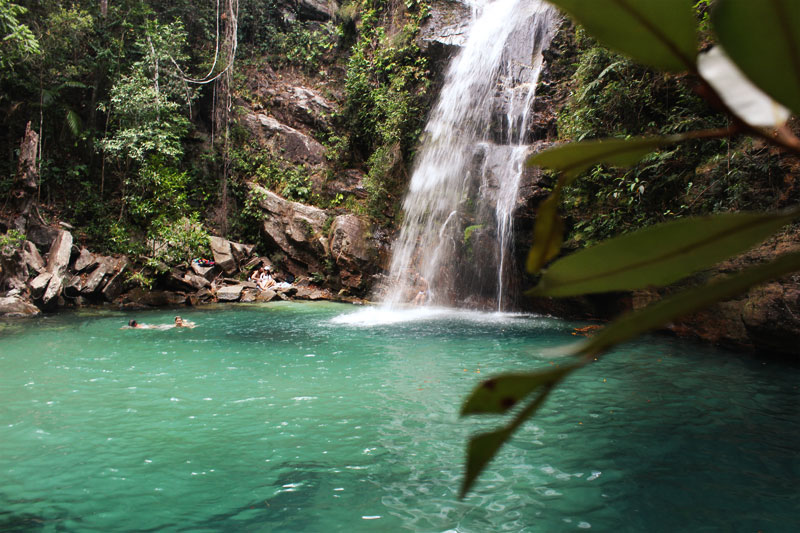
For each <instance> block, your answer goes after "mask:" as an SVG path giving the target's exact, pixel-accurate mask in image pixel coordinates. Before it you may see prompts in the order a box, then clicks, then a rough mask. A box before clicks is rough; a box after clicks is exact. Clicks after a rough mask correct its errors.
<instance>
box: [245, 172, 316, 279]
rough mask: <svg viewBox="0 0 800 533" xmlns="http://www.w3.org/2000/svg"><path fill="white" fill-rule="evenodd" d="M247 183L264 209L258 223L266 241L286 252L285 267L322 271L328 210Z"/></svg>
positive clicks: (305, 271) (299, 273) (303, 271)
mask: <svg viewBox="0 0 800 533" xmlns="http://www.w3.org/2000/svg"><path fill="white" fill-rule="evenodd" d="M250 187H251V189H252V190H253V192H254V197H255V198H258V203H259V206H260V207H261V209H263V210H264V211H265V212H266V213H267V217H266V218H265V219H264V221H263V222H262V226H261V230H262V233H263V235H264V237H265V240H266V241H267V245H268V246H271V247H273V248H277V249H279V250H280V251H281V252H283V254H284V255H286V264H285V267H286V268H287V269H288V270H289V272H291V273H292V274H294V275H295V276H302V275H307V274H308V273H309V272H322V271H323V270H324V265H323V264H322V260H323V258H324V257H325V256H326V255H327V254H328V239H327V238H326V237H325V235H324V231H323V228H324V227H325V222H326V221H327V219H328V213H327V212H326V211H325V210H323V209H319V208H317V207H312V206H309V205H304V204H301V203H298V202H291V201H289V200H285V199H283V198H281V197H280V196H278V195H277V194H275V193H273V192H271V191H268V190H266V189H264V188H263V187H261V186H259V185H255V184H251V185H250Z"/></svg>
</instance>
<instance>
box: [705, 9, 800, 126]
mask: <svg viewBox="0 0 800 533" xmlns="http://www.w3.org/2000/svg"><path fill="white" fill-rule="evenodd" d="M711 20H712V23H713V25H714V30H715V31H716V33H717V36H718V37H719V42H720V44H721V45H722V46H723V48H725V51H726V52H727V53H728V55H729V56H730V57H731V59H733V61H734V62H735V63H736V64H737V65H738V66H739V68H740V69H742V71H743V72H744V73H745V74H746V75H747V76H748V77H749V78H750V79H751V80H752V81H753V82H755V83H756V85H758V86H759V87H760V88H761V89H763V90H764V91H765V92H766V93H767V94H769V95H770V96H772V97H773V98H775V99H776V100H777V101H779V102H781V103H782V104H784V105H786V106H788V107H789V108H790V109H791V110H792V111H794V112H795V113H800V2H798V1H797V0H758V1H754V0H718V1H717V5H716V7H715V9H714V10H713V12H712V14H711Z"/></svg>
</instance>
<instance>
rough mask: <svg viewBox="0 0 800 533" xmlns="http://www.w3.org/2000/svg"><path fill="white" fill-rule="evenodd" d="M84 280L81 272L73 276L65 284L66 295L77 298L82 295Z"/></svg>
mask: <svg viewBox="0 0 800 533" xmlns="http://www.w3.org/2000/svg"><path fill="white" fill-rule="evenodd" d="M83 281H84V280H83V278H81V275H80V274H75V275H74V276H72V277H71V278H70V279H69V281H67V283H66V284H65V285H64V296H66V297H67V298H77V297H78V296H80V295H81V289H83Z"/></svg>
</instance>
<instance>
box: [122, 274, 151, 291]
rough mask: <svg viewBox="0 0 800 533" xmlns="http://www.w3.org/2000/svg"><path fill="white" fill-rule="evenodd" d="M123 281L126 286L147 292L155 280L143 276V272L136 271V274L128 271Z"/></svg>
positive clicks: (145, 275)
mask: <svg viewBox="0 0 800 533" xmlns="http://www.w3.org/2000/svg"><path fill="white" fill-rule="evenodd" d="M125 281H126V282H127V284H128V285H131V286H134V287H140V288H142V289H146V290H148V291H149V290H151V289H152V288H153V285H154V284H155V281H156V280H155V278H153V276H148V275H147V274H145V273H144V271H143V270H138V271H136V272H133V271H129V272H128V273H127V274H126V277H125Z"/></svg>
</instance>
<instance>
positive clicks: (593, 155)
mask: <svg viewBox="0 0 800 533" xmlns="http://www.w3.org/2000/svg"><path fill="white" fill-rule="evenodd" d="M685 138H686V136H685V135H668V136H664V137H636V138H633V139H600V140H592V141H581V142H573V143H568V144H562V145H561V146H556V147H555V148H550V149H547V150H543V151H541V152H539V153H537V154H535V155H533V156H532V157H530V158H529V159H528V162H527V164H528V165H529V166H539V167H544V168H549V169H552V170H558V171H560V172H561V173H562V174H563V175H564V183H563V185H564V186H566V185H569V184H570V183H572V182H573V181H575V178H577V177H578V175H579V174H580V173H581V172H583V171H585V170H586V169H588V168H591V167H593V166H594V165H597V164H600V163H605V164H607V165H612V166H618V167H627V166H631V165H634V164H636V163H638V162H639V160H641V159H642V158H643V157H644V156H646V155H647V154H649V153H650V152H652V151H653V150H655V149H656V148H659V147H661V146H665V145H667V144H672V143H675V142H679V141H682V140H684V139H685Z"/></svg>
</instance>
